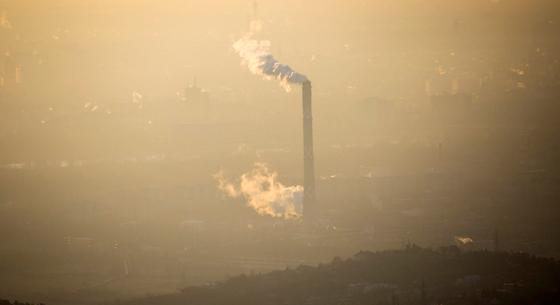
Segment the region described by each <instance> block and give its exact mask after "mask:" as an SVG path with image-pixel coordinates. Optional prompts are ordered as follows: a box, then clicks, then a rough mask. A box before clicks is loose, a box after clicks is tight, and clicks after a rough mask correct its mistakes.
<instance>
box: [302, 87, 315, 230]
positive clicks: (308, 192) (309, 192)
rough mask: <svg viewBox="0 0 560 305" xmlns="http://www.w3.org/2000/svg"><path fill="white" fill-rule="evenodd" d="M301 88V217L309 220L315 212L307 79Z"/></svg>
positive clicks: (309, 95)
mask: <svg viewBox="0 0 560 305" xmlns="http://www.w3.org/2000/svg"><path fill="white" fill-rule="evenodd" d="M301 89H302V90H301V92H302V104H303V217H304V219H307V220H309V219H310V218H313V217H314V216H315V214H316V206H315V164H314V162H315V161H314V158H313V117H312V114H311V113H312V111H311V82H310V81H309V80H306V81H304V82H303V83H302V88H301Z"/></svg>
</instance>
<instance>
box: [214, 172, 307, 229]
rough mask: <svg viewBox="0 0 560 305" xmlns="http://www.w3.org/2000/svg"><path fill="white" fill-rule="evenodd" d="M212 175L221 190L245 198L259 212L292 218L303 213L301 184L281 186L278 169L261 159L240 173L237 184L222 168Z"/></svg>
mask: <svg viewBox="0 0 560 305" xmlns="http://www.w3.org/2000/svg"><path fill="white" fill-rule="evenodd" d="M214 178H215V179H216V181H217V182H218V188H219V189H220V190H221V191H222V192H224V193H225V194H226V195H228V196H229V197H232V198H239V197H243V198H245V200H246V201H247V206H249V207H251V208H253V209H254V210H255V211H256V212H257V213H258V214H260V215H269V216H272V217H277V218H284V219H295V218H299V217H300V216H301V214H302V201H303V200H302V199H303V187H302V186H300V185H294V186H284V185H283V184H282V183H280V182H278V180H277V178H278V173H276V172H274V171H270V170H269V169H268V168H267V166H266V164H264V163H255V166H254V168H253V169H252V170H251V171H249V172H247V173H245V174H243V175H241V178H240V182H239V186H237V185H235V184H233V183H231V182H229V181H228V180H227V179H226V178H225V177H224V173H223V171H220V172H218V173H217V174H215V175H214Z"/></svg>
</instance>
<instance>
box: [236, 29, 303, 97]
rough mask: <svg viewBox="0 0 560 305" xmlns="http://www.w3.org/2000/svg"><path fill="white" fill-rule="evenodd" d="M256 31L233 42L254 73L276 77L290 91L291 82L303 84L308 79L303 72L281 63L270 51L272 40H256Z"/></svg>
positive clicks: (266, 76)
mask: <svg viewBox="0 0 560 305" xmlns="http://www.w3.org/2000/svg"><path fill="white" fill-rule="evenodd" d="M253 36H254V33H247V34H245V35H244V36H243V37H242V38H240V39H239V40H237V41H236V42H234V43H233V49H234V50H235V52H237V54H239V56H240V57H241V58H242V62H241V63H242V64H245V65H247V67H248V68H249V71H251V73H253V74H257V75H262V76H264V77H265V78H266V79H276V80H278V81H280V85H281V86H282V87H283V88H284V89H285V90H286V91H290V90H291V88H290V84H301V83H303V82H304V81H306V80H307V77H306V76H305V75H303V74H300V73H297V72H296V71H294V70H293V69H292V68H290V66H288V65H285V64H281V63H280V62H278V60H276V59H275V58H274V57H273V56H272V54H271V53H270V41H268V40H256V39H254V38H253Z"/></svg>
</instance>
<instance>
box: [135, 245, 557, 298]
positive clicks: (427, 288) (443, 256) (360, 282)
mask: <svg viewBox="0 0 560 305" xmlns="http://www.w3.org/2000/svg"><path fill="white" fill-rule="evenodd" d="M559 283H560V264H559V263H558V262H557V261H556V260H553V259H547V258H538V257H535V256H531V255H528V254H521V253H506V252H498V253H496V252H488V251H477V252H461V251H460V250H459V249H457V248H456V247H448V248H441V249H439V250H430V249H423V248H419V247H416V246H411V247H408V248H407V249H406V250H398V251H383V252H375V253H374V252H367V251H366V252H359V253H357V254H356V255H354V256H353V257H352V258H349V259H340V258H338V257H337V258H335V259H333V260H332V262H330V263H328V264H320V265H318V266H314V267H311V266H299V267H297V268H294V269H286V270H283V271H273V272H270V273H266V274H258V275H239V276H236V277H233V278H230V279H228V280H226V281H224V282H220V283H216V284H213V285H208V286H201V287H188V288H185V289H183V290H182V291H181V293H177V294H172V295H163V296H155V297H149V298H143V299H138V300H134V301H132V302H129V304H137V305H148V304H149V305H152V304H153V305H155V304H158V305H174V304H205V305H211V304H244V305H247V304H403V305H404V304H529V303H530V304H560V295H559V290H558V286H559Z"/></svg>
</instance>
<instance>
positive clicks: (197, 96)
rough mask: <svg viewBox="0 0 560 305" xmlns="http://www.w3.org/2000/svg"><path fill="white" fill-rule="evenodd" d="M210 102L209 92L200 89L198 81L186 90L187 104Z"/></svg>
mask: <svg viewBox="0 0 560 305" xmlns="http://www.w3.org/2000/svg"><path fill="white" fill-rule="evenodd" d="M208 100H209V98H208V91H206V90H204V89H203V88H200V87H198V86H197V85H196V79H195V80H194V81H193V83H192V84H190V85H189V86H187V88H186V89H185V101H186V102H187V103H193V104H195V103H196V104H198V103H207V102H208Z"/></svg>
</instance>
